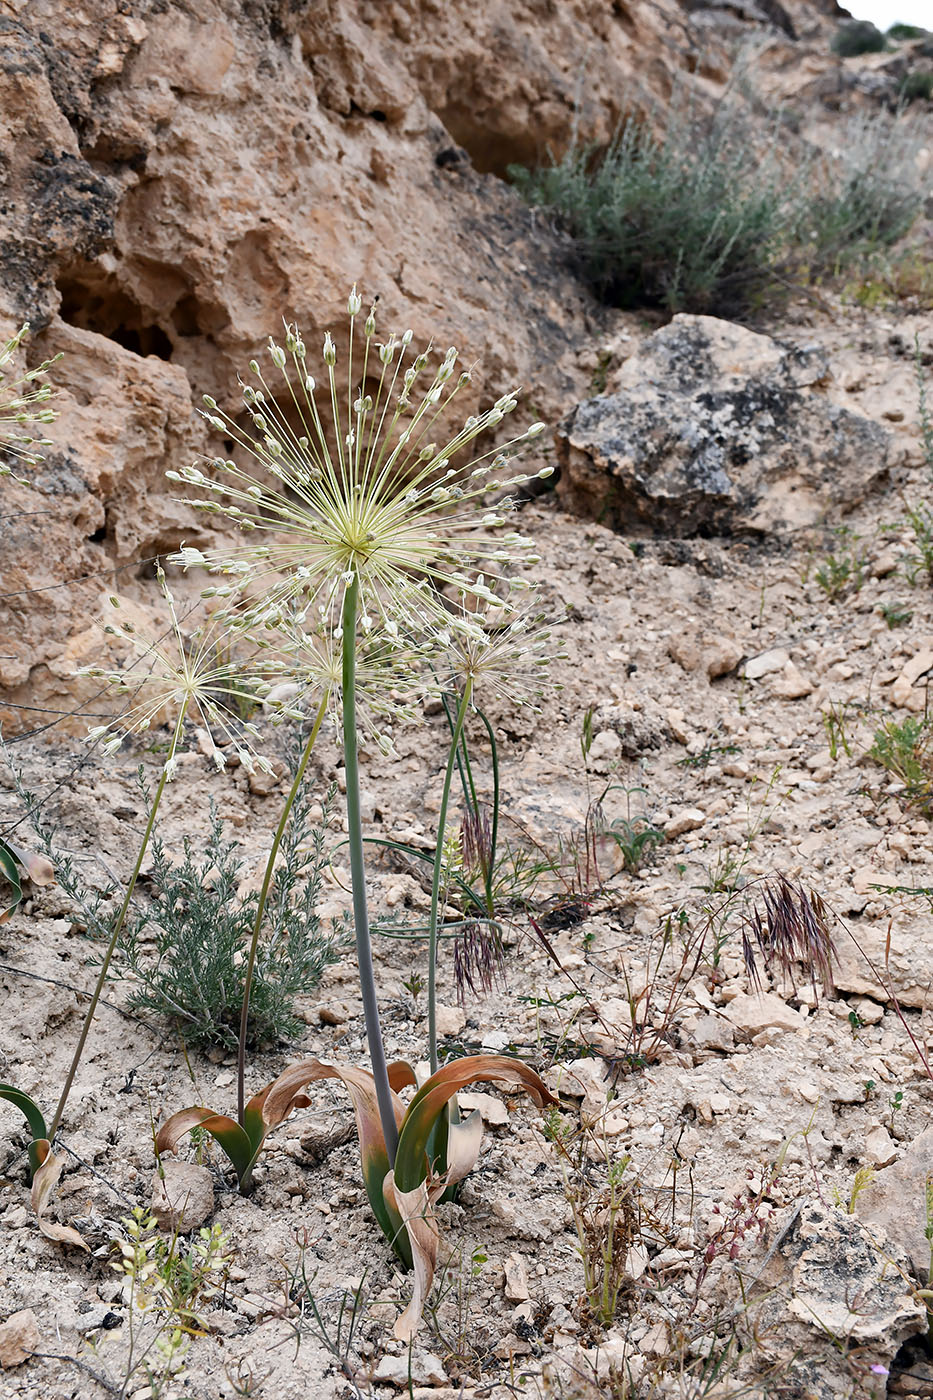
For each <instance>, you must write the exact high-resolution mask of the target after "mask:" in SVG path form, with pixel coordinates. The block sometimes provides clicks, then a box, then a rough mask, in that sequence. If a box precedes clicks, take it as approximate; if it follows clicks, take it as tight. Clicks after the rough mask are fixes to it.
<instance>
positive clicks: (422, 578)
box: [169, 287, 552, 631]
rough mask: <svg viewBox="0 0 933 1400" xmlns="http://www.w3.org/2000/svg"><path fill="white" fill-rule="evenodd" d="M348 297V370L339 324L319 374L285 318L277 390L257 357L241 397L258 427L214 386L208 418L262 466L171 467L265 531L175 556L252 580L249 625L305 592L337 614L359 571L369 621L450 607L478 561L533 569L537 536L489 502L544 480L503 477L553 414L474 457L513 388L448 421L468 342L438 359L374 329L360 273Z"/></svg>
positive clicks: (274, 351)
mask: <svg viewBox="0 0 933 1400" xmlns="http://www.w3.org/2000/svg"><path fill="white" fill-rule="evenodd" d="M347 310H348V314H349V335H348V338H347V343H346V351H345V353H344V357H343V360H342V362H341V363H340V374H339V376H338V372H337V366H338V350H337V343H336V341H335V339H334V337H333V336H332V335H331V333H330V332H329V331H328V332H327V333H326V335H325V336H324V340H323V345H322V349H321V359H322V360H323V373H322V374H321V375H320V379H318V378H316V377H315V374H314V373H312V370H311V366H310V365H309V358H310V357H309V354H308V350H307V347H306V345H305V342H304V339H303V337H302V336H301V334H300V332H299V331H298V330H297V328H296V327H294V326H291V325H286V327H285V333H284V345H280V344H278V343H277V342H275V341H271V342H270V345H269V351H268V354H269V359H270V361H271V364H272V370H273V374H272V376H271V378H272V380H273V383H274V388H273V387H272V385H270V380H269V379H267V377H266V373H265V372H264V371H263V370H262V369H261V368H260V365H259V364H258V363H257V362H256V361H255V360H254V361H253V362H252V363H251V365H250V371H251V374H252V377H253V378H252V382H251V383H250V384H247V385H245V386H244V389H243V402H244V405H245V408H246V412H247V414H248V417H249V420H250V422H251V425H252V428H251V430H250V429H243V428H241V427H240V426H239V424H238V423H237V422H236V421H235V420H234V419H233V418H231V417H230V416H228V415H227V414H225V413H224V412H223V411H222V410H221V409H219V408H218V407H217V404H216V402H215V401H214V400H213V399H210V398H208V399H207V400H206V411H205V415H204V416H205V417H206V419H207V421H208V423H209V424H210V425H211V427H212V428H214V429H215V431H217V432H218V433H222V434H224V435H225V436H226V437H229V438H232V439H233V440H234V441H235V442H236V443H237V444H238V446H239V448H240V449H241V450H242V451H243V452H244V453H245V454H246V455H247V456H248V457H251V458H252V459H253V462H254V463H256V464H257V466H258V468H259V473H258V474H257V475H253V474H252V471H251V470H247V469H246V468H245V467H243V466H241V465H238V463H237V462H235V461H233V460H229V459H225V458H221V457H217V458H215V459H213V461H212V462H211V463H210V468H211V469H212V470H209V471H205V470H202V468H201V467H199V466H191V467H188V468H186V469H184V470H182V471H181V472H169V477H170V478H171V479H173V480H176V481H181V482H184V483H185V484H186V485H189V486H194V487H196V488H198V490H199V491H200V492H202V493H204V494H203V496H202V497H201V498H198V499H195V500H193V501H191V502H190V503H191V504H192V505H194V506H196V507H197V508H199V509H201V510H204V511H208V512H211V513H215V514H221V515H224V516H226V517H228V518H229V519H231V520H232V521H234V523H235V524H236V525H237V526H239V528H240V529H241V530H243V531H244V532H246V533H248V534H249V535H250V536H252V537H253V538H251V539H250V540H249V542H248V543H246V544H245V545H243V546H242V547H240V548H238V549H234V550H215V551H210V552H207V553H203V554H201V553H197V552H195V551H190V550H189V551H184V552H182V553H181V554H179V555H177V556H176V557H175V558H176V561H177V562H178V563H181V564H182V565H183V566H185V567H187V566H190V565H192V564H199V565H202V566H204V567H206V568H208V569H209V570H210V571H212V572H214V573H216V574H220V575H225V576H226V577H227V581H226V582H224V583H221V584H218V585H217V586H216V587H215V588H210V589H207V590H205V592H206V593H208V594H211V593H216V594H218V595H220V596H221V597H223V596H228V597H231V598H237V597H239V596H240V595H241V594H243V592H244V591H245V590H247V589H249V591H250V592H249V596H250V597H251V598H252V600H253V601H252V602H251V603H250V605H249V606H248V607H247V608H246V609H245V610H244V611H243V612H241V617H242V618H243V620H244V623H245V625H248V626H252V625H253V624H255V623H256V622H268V621H270V620H274V619H275V617H276V614H277V611H281V610H282V609H283V607H284V606H285V605H286V604H289V603H291V602H292V601H294V600H296V599H299V600H301V606H303V607H311V606H312V605H313V606H314V607H315V608H316V609H317V612H318V615H319V618H320V625H329V626H331V627H333V628H339V617H340V605H341V601H342V598H343V595H344V592H345V590H346V589H347V587H348V586H349V585H350V584H351V583H352V582H354V581H355V582H356V583H357V584H358V586H359V594H360V607H361V625H362V627H363V630H364V631H365V630H366V628H367V626H368V625H375V622H376V620H377V619H378V621H379V623H380V624H381V625H384V624H385V623H386V622H395V623H396V624H398V625H403V626H411V625H412V624H413V623H414V624H416V625H418V624H420V625H422V626H426V625H427V624H428V623H429V622H430V621H431V620H432V619H434V620H435V621H436V620H437V618H438V617H439V616H440V614H441V611H442V608H443V604H442V603H441V602H440V599H439V598H438V596H437V595H438V592H439V591H440V590H442V589H454V590H456V591H460V592H470V591H471V590H472V589H473V588H474V579H475V576H476V574H477V573H483V572H486V573H488V572H489V571H490V570H492V571H496V572H501V571H503V570H504V569H505V568H509V569H515V568H520V567H521V566H522V565H523V564H524V563H525V562H527V561H528V559H529V558H530V557H532V556H533V546H532V544H531V542H530V541H528V540H525V539H523V538H522V537H521V536H520V535H518V534H517V533H515V532H513V533H511V534H505V535H500V534H498V533H497V531H498V530H499V528H500V527H501V526H502V525H503V524H504V523H505V518H506V514H507V511H508V507H509V503H508V502H501V503H500V504H498V505H497V506H495V507H490V508H486V507H485V506H484V505H483V502H484V499H485V498H486V497H487V496H489V495H490V494H491V493H492V494H499V493H501V492H502V491H503V489H505V487H509V488H512V487H515V486H518V485H520V484H522V483H525V482H527V481H529V480H530V479H531V478H530V477H529V476H527V475H520V476H514V477H512V478H511V479H510V480H509V481H507V482H506V481H504V480H502V478H501V475H500V474H501V473H502V472H503V470H504V469H505V468H506V467H507V465H508V461H509V459H510V457H511V456H512V455H513V454H514V453H515V452H517V451H518V450H519V449H520V448H521V447H523V446H524V445H525V444H526V443H527V442H528V441H530V440H532V439H534V438H535V437H537V436H538V435H539V434H540V433H541V432H542V431H543V428H544V425H543V424H541V423H535V424H533V425H532V426H531V427H530V428H529V429H527V430H526V431H525V432H523V433H521V434H519V435H517V436H515V437H513V438H511V439H510V440H509V441H507V442H506V443H505V444H504V445H502V446H500V447H498V448H496V449H490V450H489V451H483V452H481V453H480V454H479V455H478V456H470V449H471V448H472V445H473V444H474V442H475V441H476V439H477V438H479V437H480V436H481V434H483V433H485V432H487V430H489V429H492V428H495V427H496V426H497V425H498V424H499V423H501V422H502V420H503V419H504V418H505V417H506V416H507V415H508V414H510V413H511V412H512V411H513V410H514V408H515V405H516V402H517V399H516V395H515V394H514V393H509V394H504V395H503V396H502V397H501V398H499V399H498V400H497V401H496V403H495V404H494V405H493V406H492V407H491V408H489V409H487V410H486V411H485V412H483V413H481V414H479V415H475V416H471V417H468V418H467V419H466V421H465V422H464V423H463V425H462V426H461V427H460V428H459V429H458V430H457V431H455V432H453V433H452V434H451V433H449V432H448V431H447V430H446V429H445V427H444V424H445V422H446V421H447V420H448V419H449V416H450V409H451V404H452V402H453V400H454V399H455V398H456V397H457V395H458V394H459V393H460V392H461V390H462V389H463V388H464V387H465V386H466V385H467V384H468V383H469V382H470V372H469V370H464V371H458V369H457V350H456V348H455V347H453V346H452V347H451V348H450V349H448V350H447V351H446V353H445V354H444V355H443V356H441V357H440V358H439V362H435V363H434V367H433V368H430V367H429V361H431V360H432V358H433V357H432V355H431V353H430V351H426V352H418V353H415V352H414V351H413V350H412V349H411V340H412V336H411V332H410V331H406V332H405V333H404V334H403V335H402V336H401V337H399V338H396V337H395V336H390V337H389V338H388V339H387V340H386V341H384V342H379V341H377V340H376V316H375V309H372V310H370V311H369V313H368V315H367V316H366V318H365V321H363V323H362V325H360V324H359V320H360V316H361V312H362V300H361V298H360V295H359V293H358V292H357V290H356V288H355V287H354V288H353V290H352V291H351V293H350V296H349V298H348V302H347ZM340 384H346V386H347V387H346V389H345V390H342V389H341V388H340ZM551 470H552V469H551V468H548V467H545V468H544V469H543V470H542V471H541V472H540V473H539V475H541V476H545V475H549V474H550V472H551ZM257 599H258V601H257Z"/></svg>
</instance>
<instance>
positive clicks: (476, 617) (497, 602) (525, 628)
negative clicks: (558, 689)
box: [434, 575, 562, 708]
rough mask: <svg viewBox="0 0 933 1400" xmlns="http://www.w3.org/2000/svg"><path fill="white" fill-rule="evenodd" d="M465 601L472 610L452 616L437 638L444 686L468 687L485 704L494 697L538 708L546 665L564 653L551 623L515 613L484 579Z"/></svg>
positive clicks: (463, 608) (531, 614)
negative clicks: (477, 602)
mask: <svg viewBox="0 0 933 1400" xmlns="http://www.w3.org/2000/svg"><path fill="white" fill-rule="evenodd" d="M476 599H479V600H480V602H479V605H476ZM464 601H469V602H472V603H474V606H472V607H466V606H462V605H461V607H460V608H459V609H457V610H456V611H451V612H449V613H448V614H447V615H446V617H445V618H444V622H443V625H442V626H441V627H440V629H439V630H438V632H437V633H436V636H435V658H434V664H435V666H436V668H437V671H438V674H439V676H441V677H443V678H444V684H445V688H446V689H448V690H456V691H463V689H464V688H465V686H466V685H467V684H469V685H470V688H471V694H472V695H473V696H474V697H476V698H477V699H480V700H482V703H484V704H488V703H489V700H490V699H491V698H492V697H493V696H496V697H497V698H498V699H499V700H501V701H504V702H505V703H507V704H509V705H530V706H532V708H534V707H535V703H536V701H537V700H538V698H539V697H540V695H541V694H542V692H543V690H544V686H545V681H546V671H547V667H548V665H549V664H550V663H551V662H552V661H554V660H556V659H558V658H559V657H560V656H561V655H562V652H561V650H560V647H559V645H558V644H557V641H556V639H555V636H554V629H553V625H552V624H551V623H550V622H549V621H548V620H547V619H546V618H545V617H543V616H542V615H540V614H538V613H534V612H531V611H528V610H523V611H517V610H515V607H514V605H511V606H510V605H509V604H510V600H508V599H506V600H503V599H502V598H500V597H498V596H497V595H495V594H494V593H492V592H491V591H489V590H488V588H487V585H486V583H485V580H484V579H483V577H482V575H480V577H479V579H477V580H476V582H475V584H474V592H473V594H471V595H470V597H469V599H468V600H464Z"/></svg>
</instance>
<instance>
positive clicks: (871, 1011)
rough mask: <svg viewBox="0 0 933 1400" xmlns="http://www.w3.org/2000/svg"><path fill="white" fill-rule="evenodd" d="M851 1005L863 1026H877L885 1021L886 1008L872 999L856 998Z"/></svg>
mask: <svg viewBox="0 0 933 1400" xmlns="http://www.w3.org/2000/svg"><path fill="white" fill-rule="evenodd" d="M849 1005H850V1006H851V1008H852V1010H853V1011H854V1012H855V1014H856V1016H857V1017H858V1018H859V1020H860V1021H861V1023H862V1025H863V1026H877V1025H878V1024H879V1022H881V1021H883V1020H884V1007H883V1006H879V1005H878V1003H877V1002H876V1001H874V1000H873V999H872V998H871V997H856V998H855V1000H854V1001H851V1002H850V1003H849Z"/></svg>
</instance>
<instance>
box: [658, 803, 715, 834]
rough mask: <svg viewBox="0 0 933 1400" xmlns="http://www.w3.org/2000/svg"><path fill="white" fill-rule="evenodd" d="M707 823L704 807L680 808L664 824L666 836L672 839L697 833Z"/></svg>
mask: <svg viewBox="0 0 933 1400" xmlns="http://www.w3.org/2000/svg"><path fill="white" fill-rule="evenodd" d="M705 821H706V813H705V812H704V811H703V809H702V807H680V808H678V810H677V811H676V812H674V813H672V815H671V816H670V817H669V818H668V820H667V821H666V822H665V823H664V835H665V836H668V837H670V838H671V839H673V838H674V837H676V836H684V835H685V834H686V833H687V832H688V831H696V829H697V827H700V826H702V825H703V823H704V822H705Z"/></svg>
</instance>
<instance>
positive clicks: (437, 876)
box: [428, 677, 473, 1074]
mask: <svg viewBox="0 0 933 1400" xmlns="http://www.w3.org/2000/svg"><path fill="white" fill-rule="evenodd" d="M472 698H473V680H472V677H470V678H468V680H467V683H466V685H465V686H464V688H463V693H462V694H461V696H460V704H459V705H458V707H457V715H456V719H455V720H454V723H453V730H452V732H451V736H450V749H449V752H448V754H447V767H446V769H445V772H444V786H443V789H442V791H441V805H440V810H439V812H438V818H437V845H436V846H435V849H434V871H433V875H432V878H431V913H430V921H429V924H428V1057H429V1059H430V1062H431V1073H432V1074H434V1073H435V1072H436V1071H437V1068H438V1058H437V931H438V925H439V922H440V893H441V875H442V872H443V868H444V838H445V834H446V831H447V808H448V805H449V803H450V786H451V782H452V781H453V775H454V766H455V764H456V761H457V751H458V749H459V748H460V739H461V737H462V735H463V726H464V724H465V723H466V717H467V712H468V711H469V708H470V703H471V701H472Z"/></svg>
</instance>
